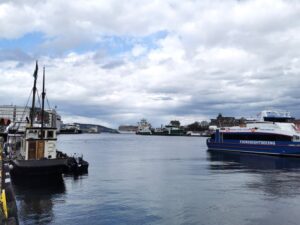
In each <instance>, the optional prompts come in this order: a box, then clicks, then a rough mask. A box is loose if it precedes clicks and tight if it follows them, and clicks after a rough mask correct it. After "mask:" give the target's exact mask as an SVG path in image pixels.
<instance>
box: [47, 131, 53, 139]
mask: <svg viewBox="0 0 300 225" xmlns="http://www.w3.org/2000/svg"><path fill="white" fill-rule="evenodd" d="M53 137H54V132H53V131H52V130H49V131H48V138H53Z"/></svg>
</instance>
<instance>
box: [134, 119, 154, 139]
mask: <svg viewBox="0 0 300 225" xmlns="http://www.w3.org/2000/svg"><path fill="white" fill-rule="evenodd" d="M136 134H139V135H151V134H152V130H151V124H150V123H148V122H147V120H146V119H141V121H140V122H139V123H138V129H137V131H136Z"/></svg>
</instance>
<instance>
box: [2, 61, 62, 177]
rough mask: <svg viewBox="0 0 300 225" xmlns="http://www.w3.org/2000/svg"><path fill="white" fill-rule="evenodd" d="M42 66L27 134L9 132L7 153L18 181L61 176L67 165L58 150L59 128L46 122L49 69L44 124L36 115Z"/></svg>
mask: <svg viewBox="0 0 300 225" xmlns="http://www.w3.org/2000/svg"><path fill="white" fill-rule="evenodd" d="M37 73H38V65H37V63H36V68H35V71H34V75H33V77H34V85H33V99H32V107H31V113H30V114H31V116H30V120H29V118H28V119H27V121H28V124H27V126H26V127H25V131H22V132H18V130H15V129H14V130H12V131H10V130H8V135H7V145H6V146H5V151H6V153H7V154H8V158H9V159H10V162H11V166H10V167H11V175H12V177H13V178H14V177H16V178H25V177H28V176H30V177H34V176H35V177H36V176H42V177H44V178H45V177H55V176H61V175H62V173H63V170H64V169H65V167H66V166H67V158H66V157H58V154H57V151H56V141H57V137H56V131H57V129H56V127H51V126H50V125H47V126H46V125H45V123H44V120H45V119H44V100H45V95H46V93H45V69H44V74H43V92H42V111H41V119H40V123H38V122H37V118H36V117H37V115H36V113H35V94H36V80H37Z"/></svg>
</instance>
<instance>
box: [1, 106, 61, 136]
mask: <svg viewBox="0 0 300 225" xmlns="http://www.w3.org/2000/svg"><path fill="white" fill-rule="evenodd" d="M45 114H46V115H45V126H49V127H55V128H57V132H59V131H60V128H61V116H60V115H59V114H58V113H57V112H56V109H46V110H45ZM0 118H1V119H4V120H9V121H10V122H13V123H15V124H17V126H18V127H19V128H20V130H22V129H23V130H24V129H25V127H26V124H27V123H28V120H29V118H30V108H29V107H24V106H16V105H1V106H0ZM35 120H36V122H40V120H41V109H40V108H37V109H36V118H35Z"/></svg>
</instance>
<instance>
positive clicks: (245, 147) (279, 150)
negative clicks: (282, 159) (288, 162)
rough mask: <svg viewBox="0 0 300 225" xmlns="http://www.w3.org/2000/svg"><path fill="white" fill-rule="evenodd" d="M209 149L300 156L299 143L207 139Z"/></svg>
mask: <svg viewBox="0 0 300 225" xmlns="http://www.w3.org/2000/svg"><path fill="white" fill-rule="evenodd" d="M207 147H208V150H209V151H224V152H241V153H253V154H264V155H278V156H292V157H300V146H299V145H292V144H290V145H289V144H287V145H283V144H282V145H257V144H241V143H233V142H213V141H210V140H209V139H208V140H207Z"/></svg>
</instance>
